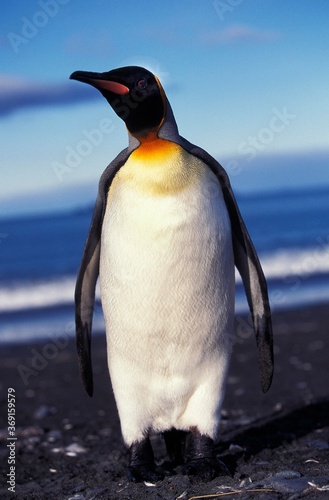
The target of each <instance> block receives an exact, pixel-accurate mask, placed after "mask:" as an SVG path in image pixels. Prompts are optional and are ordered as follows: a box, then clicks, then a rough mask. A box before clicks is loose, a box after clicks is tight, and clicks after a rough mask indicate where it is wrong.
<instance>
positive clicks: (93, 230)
mask: <svg viewBox="0 0 329 500" xmlns="http://www.w3.org/2000/svg"><path fill="white" fill-rule="evenodd" d="M130 153H131V151H129V150H128V148H127V149H124V150H123V151H121V153H120V154H119V155H118V156H117V157H116V158H115V159H114V160H113V161H112V162H111V163H110V164H109V166H108V167H107V168H106V170H105V171H104V173H103V175H102V177H101V179H100V182H99V188H98V196H97V200H96V205H95V209H94V214H93V218H92V221H91V225H90V229H89V233H88V237H87V241H86V244H85V248H84V252H83V256H82V261H81V265H80V269H79V273H78V278H77V283H76V287H75V322H76V343H77V351H78V356H79V362H80V371H81V377H82V382H83V385H84V387H85V389H86V391H87V393H88V394H89V396H92V395H93V373H92V364H91V351H90V345H91V326H92V318H93V311H94V302H95V287H96V282H97V278H98V274H99V256H100V242H101V234H102V223H103V218H104V213H105V207H106V200H107V193H108V190H109V188H110V186H111V183H112V181H113V179H114V176H115V174H116V173H117V171H118V170H119V169H120V168H121V167H122V165H124V163H125V162H126V161H127V159H128V157H129V155H130Z"/></svg>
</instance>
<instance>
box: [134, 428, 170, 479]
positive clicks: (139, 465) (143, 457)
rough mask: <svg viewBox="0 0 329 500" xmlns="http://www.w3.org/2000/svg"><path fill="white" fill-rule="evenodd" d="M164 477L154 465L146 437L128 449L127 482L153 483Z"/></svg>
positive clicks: (149, 444) (151, 451)
mask: <svg viewBox="0 0 329 500" xmlns="http://www.w3.org/2000/svg"><path fill="white" fill-rule="evenodd" d="M164 476H165V472H164V471H163V470H162V469H161V468H160V467H157V466H156V465H155V462H154V455H153V450H152V446H151V443H150V440H149V438H148V437H146V438H145V439H143V441H140V442H139V443H134V444H133V445H132V446H131V447H130V461H129V466H128V479H129V481H133V482H136V483H137V482H141V481H148V482H150V483H155V482H157V481H160V480H162V479H163V478H164Z"/></svg>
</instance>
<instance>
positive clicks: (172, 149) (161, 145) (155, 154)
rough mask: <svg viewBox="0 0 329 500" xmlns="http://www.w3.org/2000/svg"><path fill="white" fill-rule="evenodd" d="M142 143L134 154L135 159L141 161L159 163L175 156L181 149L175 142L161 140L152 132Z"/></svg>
mask: <svg viewBox="0 0 329 500" xmlns="http://www.w3.org/2000/svg"><path fill="white" fill-rule="evenodd" d="M140 141H141V144H140V146H139V147H138V148H137V149H135V150H134V151H133V153H132V156H133V157H134V159H136V160H139V161H145V162H151V161H152V160H153V161H156V162H159V161H161V159H164V158H166V157H168V156H170V155H173V154H175V153H176V152H177V151H178V149H179V148H180V146H179V145H178V144H176V143H174V142H170V141H166V140H165V139H160V138H159V137H158V136H157V135H156V133H155V132H151V133H150V134H149V135H147V136H146V137H144V138H143V139H140Z"/></svg>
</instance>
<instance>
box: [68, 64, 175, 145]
mask: <svg viewBox="0 0 329 500" xmlns="http://www.w3.org/2000/svg"><path fill="white" fill-rule="evenodd" d="M70 78H71V79H72V80H78V81H80V82H84V83H89V84H90V85H92V86H93V87H95V88H96V89H98V90H99V91H100V92H101V93H102V94H103V96H104V97H105V99H106V100H107V101H108V103H109V104H110V105H111V106H112V108H113V109H114V111H115V112H116V114H117V115H118V116H119V117H120V118H122V120H123V121H124V122H125V124H126V126H127V128H128V130H129V132H130V133H131V134H132V135H133V136H135V137H137V138H140V137H143V136H146V135H148V134H149V133H150V132H156V131H157V130H158V129H159V128H160V126H161V124H162V122H163V120H164V118H165V114H166V102H167V101H166V96H165V93H164V91H163V88H162V86H161V83H160V82H159V80H158V78H157V77H156V76H155V75H153V74H152V73H151V72H150V71H148V70H147V69H144V68H141V67H139V66H126V67H123V68H118V69H114V70H112V71H107V72H105V73H92V72H88V71H75V72H74V73H72V75H71V76H70Z"/></svg>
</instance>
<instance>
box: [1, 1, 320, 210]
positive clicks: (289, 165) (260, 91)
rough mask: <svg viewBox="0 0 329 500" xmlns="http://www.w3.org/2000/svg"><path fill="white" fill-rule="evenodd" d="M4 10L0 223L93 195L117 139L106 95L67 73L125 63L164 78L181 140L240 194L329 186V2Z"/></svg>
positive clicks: (120, 143) (36, 5) (120, 135)
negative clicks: (218, 167)
mask: <svg viewBox="0 0 329 500" xmlns="http://www.w3.org/2000/svg"><path fill="white" fill-rule="evenodd" d="M2 10H3V13H2V15H1V19H0V26H1V30H0V147H1V179H2V182H1V185H0V210H1V213H2V215H6V214H9V213H13V212H14V211H15V210H22V209H23V210H30V211H32V210H42V209H53V208H66V207H67V206H71V205H73V206H74V205H79V204H80V205H81V204H84V203H90V202H91V201H92V200H93V199H94V197H95V194H96V190H97V182H98V179H99V177H100V175H101V173H102V171H103V170H104V168H105V167H106V165H107V164H108V163H109V162H110V161H111V160H112V159H113V158H114V156H115V155H116V154H117V153H118V152H119V151H120V150H121V149H122V148H124V147H125V146H126V143H127V136H126V131H125V127H124V124H123V122H121V121H120V119H119V118H118V117H117V116H116V115H115V114H114V113H113V111H112V110H111V108H110V106H109V105H108V104H107V103H106V101H105V100H104V99H103V98H102V96H101V94H99V93H98V92H97V91H96V90H95V89H93V88H91V87H89V86H87V85H83V84H81V83H78V82H74V81H70V80H69V79H68V78H69V75H70V74H71V73H72V72H73V71H75V70H89V71H108V70H110V69H113V68H116V67H120V66H124V65H129V64H138V65H143V66H146V67H148V68H149V69H151V70H153V71H154V72H155V73H156V74H157V75H158V76H159V77H160V79H161V81H162V83H163V86H164V88H165V90H166V93H167V95H168V98H169V100H170V102H171V104H172V107H173V109H174V113H175V117H176V120H177V123H178V126H179V130H180V133H181V134H182V135H183V136H185V137H186V138H188V139H189V140H190V141H191V142H194V143H196V144H198V145H199V146H201V147H203V148H205V149H206V150H207V151H208V152H209V153H210V154H212V155H213V156H215V157H216V158H217V159H218V160H219V161H220V162H221V163H222V164H223V166H224V167H226V168H227V170H228V173H229V175H230V177H231V181H232V184H233V186H234V188H235V189H236V190H239V191H252V190H257V191H260V190H266V189H283V188H289V187H294V188H299V189H303V188H304V187H305V186H307V185H312V186H313V185H314V186H315V185H329V145H328V137H329V130H328V129H329V127H328V109H329V106H328V105H329V92H328V88H329V65H328V63H327V59H328V49H329V33H328V22H329V4H328V2H327V0H317V1H316V2H310V1H309V0H290V1H289V2H288V1H287V0H266V1H264V0H218V1H216V0H209V1H208V0H207V1H202V2H200V1H195V0H189V1H181V2H178V1H173V0H167V1H166V2H154V1H150V0H139V1H138V2H131V1H127V0H120V1H119V0H117V1H105V0H103V1H102V0H99V1H97V0H96V1H94V2H87V1H86V0H79V1H78V0H38V1H30V2H26V1H23V0H17V1H15V2H11V1H9V0H5V2H4V5H3V9H2ZM63 166H64V169H63Z"/></svg>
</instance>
